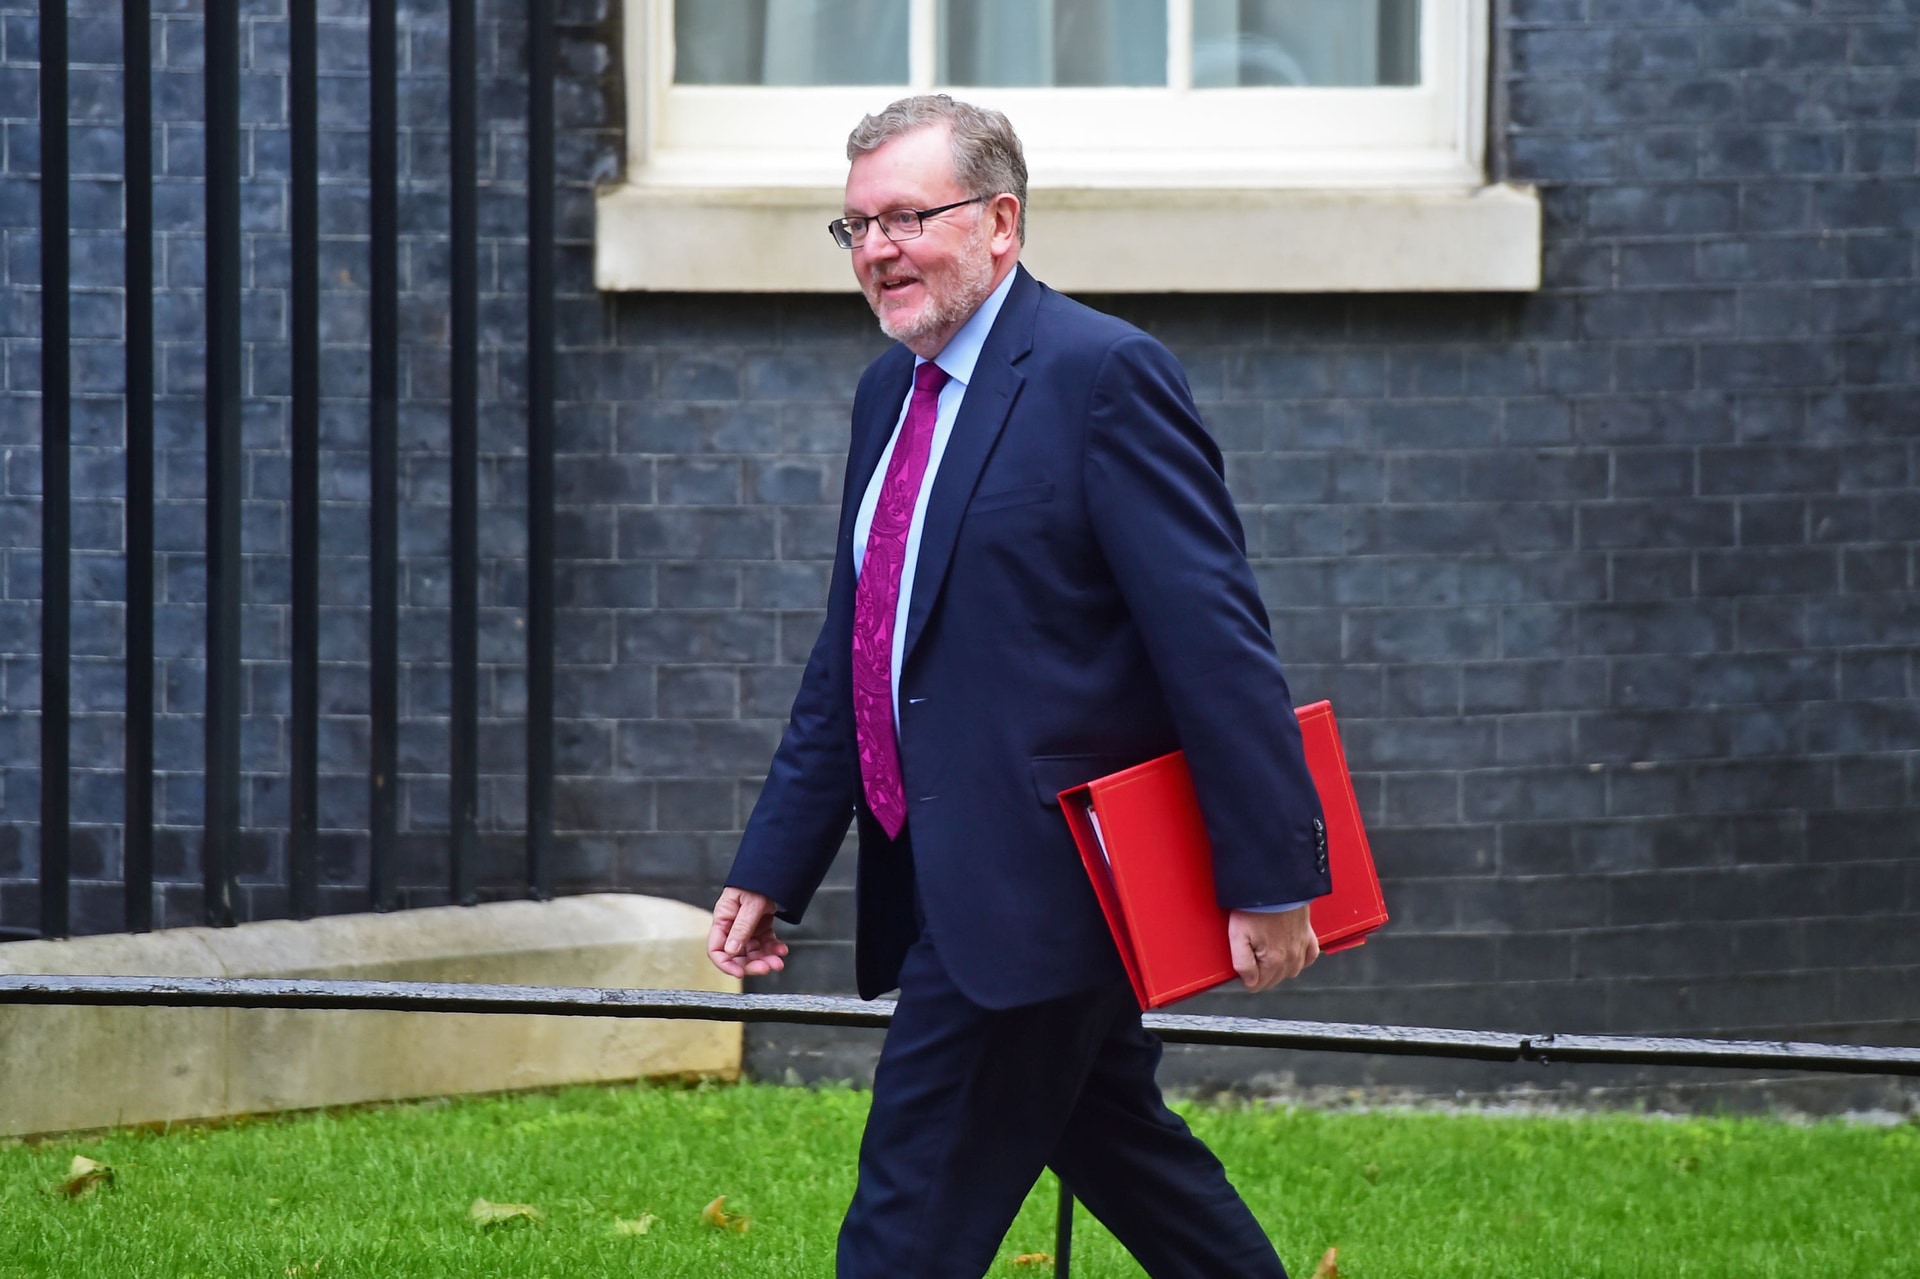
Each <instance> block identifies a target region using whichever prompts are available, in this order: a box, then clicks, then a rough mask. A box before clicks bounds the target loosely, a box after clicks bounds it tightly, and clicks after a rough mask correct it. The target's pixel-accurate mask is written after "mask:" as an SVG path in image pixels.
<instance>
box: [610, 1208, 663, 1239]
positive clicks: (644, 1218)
mask: <svg viewBox="0 0 1920 1279" xmlns="http://www.w3.org/2000/svg"><path fill="white" fill-rule="evenodd" d="M658 1220H660V1218H658V1217H656V1216H654V1215H653V1214H652V1213H650V1212H643V1213H641V1214H640V1215H639V1216H638V1217H635V1218H634V1219H633V1220H631V1221H616V1222H614V1223H613V1233H614V1234H616V1235H644V1234H646V1233H647V1231H649V1230H652V1229H653V1223H654V1222H656V1221H658Z"/></svg>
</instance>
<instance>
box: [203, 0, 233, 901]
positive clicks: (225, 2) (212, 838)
mask: <svg viewBox="0 0 1920 1279" xmlns="http://www.w3.org/2000/svg"><path fill="white" fill-rule="evenodd" d="M206 60H207V67H206V76H207V130H206V137H207V709H206V717H207V718H206V735H207V760H206V817H205V821H206V838H205V842H204V845H203V848H202V853H201V856H202V870H203V872H204V877H205V884H206V899H205V902H204V903H203V908H204V911H205V916H206V921H207V923H209V924H212V925H215V926H222V927H223V926H226V925H229V924H232V923H233V922H234V903H233V898H234V891H233V878H234V868H235V866H236V864H237V862H238V860H239V857H238V853H239V850H238V847H237V845H238V842H239V837H240V587H241V583H240V567H241V566H240V465H241V456H240V360H241V348H240V5H239V0H208V3H207V27H206Z"/></svg>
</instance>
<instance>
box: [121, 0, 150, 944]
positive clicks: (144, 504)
mask: <svg viewBox="0 0 1920 1279" xmlns="http://www.w3.org/2000/svg"><path fill="white" fill-rule="evenodd" d="M150 9H151V5H150V3H149V0H120V29H121V31H122V33H123V43H124V59H125V64H126V65H125V67H124V69H123V75H124V77H125V79H124V80H123V81H122V95H123V96H122V101H123V106H122V108H121V111H122V118H123V120H124V121H125V129H124V132H125V148H126V164H125V168H126V183H127V241H126V262H127V353H126V360H127V533H126V536H127V746H126V809H125V814H124V819H123V820H124V833H123V835H122V848H123V849H124V855H123V857H122V859H121V874H122V882H123V884H124V886H125V890H126V920H127V931H128V932H130V933H144V932H146V931H147V930H148V929H150V928H152V927H153V89H152V86H153V31H152V15H151V13H150Z"/></svg>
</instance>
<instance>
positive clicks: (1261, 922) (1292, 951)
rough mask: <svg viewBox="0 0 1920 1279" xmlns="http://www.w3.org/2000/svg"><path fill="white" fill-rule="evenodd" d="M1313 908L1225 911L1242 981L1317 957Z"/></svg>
mask: <svg viewBox="0 0 1920 1279" xmlns="http://www.w3.org/2000/svg"><path fill="white" fill-rule="evenodd" d="M727 891H729V892H731V891H733V890H732V889H728V890H727ZM1312 909H1313V907H1312V906H1311V905H1306V906H1296V907H1294V908H1293V909H1292V910H1285V911H1281V912H1279V913H1278V914H1266V913H1262V912H1260V911H1254V910H1233V911H1228V912H1227V945H1228V947H1229V948H1230V949H1231V951H1232V952H1233V971H1235V972H1237V973H1239V974H1240V984H1241V985H1243V986H1245V987H1246V988H1247V989H1248V990H1271V989H1272V988H1273V987H1275V986H1278V985H1279V984H1280V983H1281V982H1283V981H1285V980H1287V978H1289V977H1298V976H1299V975H1300V974H1301V972H1302V971H1304V970H1305V968H1306V966H1307V965H1308V964H1311V963H1312V962H1313V961H1314V960H1316V959H1318V958H1320V942H1319V940H1318V939H1316V938H1315V937H1314V935H1313V921H1312V919H1310V918H1309V912H1310V911H1311V910H1312Z"/></svg>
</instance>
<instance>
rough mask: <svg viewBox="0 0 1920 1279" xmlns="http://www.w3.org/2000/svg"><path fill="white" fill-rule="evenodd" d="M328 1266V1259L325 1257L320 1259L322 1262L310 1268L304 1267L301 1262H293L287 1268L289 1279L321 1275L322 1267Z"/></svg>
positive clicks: (317, 1262) (315, 1263)
mask: <svg viewBox="0 0 1920 1279" xmlns="http://www.w3.org/2000/svg"><path fill="white" fill-rule="evenodd" d="M326 1264H327V1259H326V1258H325V1257H322V1258H320V1260H318V1261H316V1262H314V1263H313V1264H312V1265H310V1266H303V1265H301V1264H300V1263H299V1262H293V1263H292V1264H290V1265H288V1267H287V1279H298V1276H300V1275H317V1274H319V1273H320V1267H322V1266H324V1265H326Z"/></svg>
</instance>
